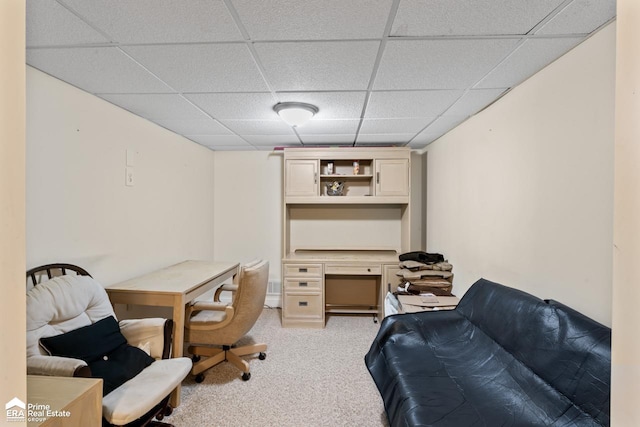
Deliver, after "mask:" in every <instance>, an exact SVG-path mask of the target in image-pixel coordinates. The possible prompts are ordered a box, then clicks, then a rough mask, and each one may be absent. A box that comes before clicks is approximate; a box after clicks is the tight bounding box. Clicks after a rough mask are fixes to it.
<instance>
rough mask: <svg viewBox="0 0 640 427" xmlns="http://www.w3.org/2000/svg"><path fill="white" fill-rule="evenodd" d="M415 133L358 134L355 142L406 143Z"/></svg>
mask: <svg viewBox="0 0 640 427" xmlns="http://www.w3.org/2000/svg"><path fill="white" fill-rule="evenodd" d="M415 135H416V134H415V133H389V134H375V135H368V134H362V133H360V134H358V139H357V140H356V143H357V144H401V143H407V142H409V141H410V140H411V138H413V137H414V136H415Z"/></svg>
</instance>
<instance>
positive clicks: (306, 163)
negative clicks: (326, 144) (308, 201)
mask: <svg viewBox="0 0 640 427" xmlns="http://www.w3.org/2000/svg"><path fill="white" fill-rule="evenodd" d="M318 188H319V185H318V160H287V162H286V167H285V187H284V193H285V196H310V197H315V196H319V195H320V192H319V191H318Z"/></svg>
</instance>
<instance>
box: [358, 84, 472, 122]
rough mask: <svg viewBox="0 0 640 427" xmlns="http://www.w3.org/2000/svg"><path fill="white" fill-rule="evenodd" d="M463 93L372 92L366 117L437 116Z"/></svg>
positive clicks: (449, 91)
mask: <svg viewBox="0 0 640 427" xmlns="http://www.w3.org/2000/svg"><path fill="white" fill-rule="evenodd" d="M463 93H464V91H462V90H420V91H385V92H372V93H371V96H370V97H369V103H368V104H367V112H366V113H365V118H367V119H374V118H380V119H384V118H400V117H436V116H439V115H440V114H442V112H443V111H445V110H446V109H447V108H448V107H449V106H451V104H453V103H454V102H455V100H456V99H458V98H459V97H460V96H461V95H462V94H463Z"/></svg>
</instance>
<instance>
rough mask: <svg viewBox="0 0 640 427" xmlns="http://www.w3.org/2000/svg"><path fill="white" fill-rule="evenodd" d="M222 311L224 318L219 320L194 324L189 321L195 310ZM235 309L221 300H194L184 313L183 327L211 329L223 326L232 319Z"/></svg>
mask: <svg viewBox="0 0 640 427" xmlns="http://www.w3.org/2000/svg"><path fill="white" fill-rule="evenodd" d="M206 310H209V311H224V314H225V317H224V320H222V321H220V322H212V323H206V324H194V323H191V315H192V314H193V312H195V311H206ZM234 313H235V310H234V308H233V306H232V305H231V304H225V303H221V302H215V301H214V302H211V301H196V302H194V303H193V304H191V305H190V306H189V307H187V312H186V314H185V327H186V328H189V329H194V330H213V329H220V328H222V327H223V326H226V325H227V324H228V323H229V322H231V319H233V315H234Z"/></svg>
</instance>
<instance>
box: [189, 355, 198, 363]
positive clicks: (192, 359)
mask: <svg viewBox="0 0 640 427" xmlns="http://www.w3.org/2000/svg"><path fill="white" fill-rule="evenodd" d="M191 361H192V362H193V363H197V362H199V361H200V356H198V355H197V354H194V355H193V356H191Z"/></svg>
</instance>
